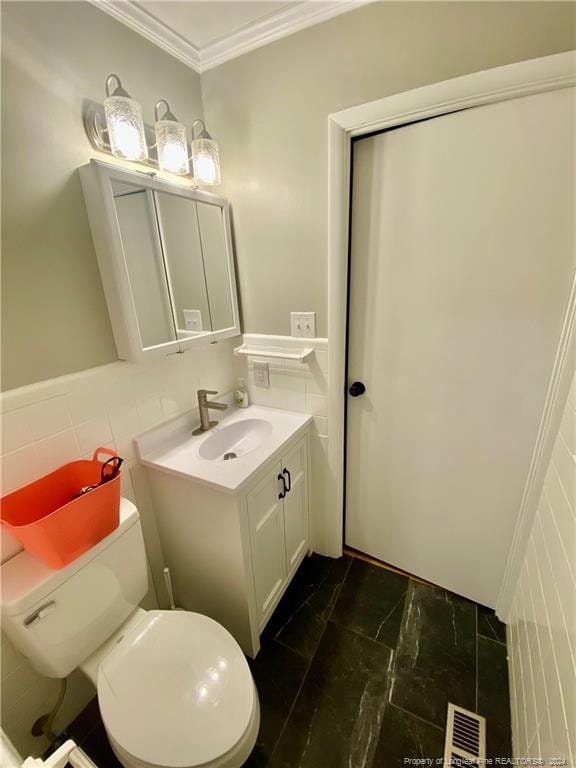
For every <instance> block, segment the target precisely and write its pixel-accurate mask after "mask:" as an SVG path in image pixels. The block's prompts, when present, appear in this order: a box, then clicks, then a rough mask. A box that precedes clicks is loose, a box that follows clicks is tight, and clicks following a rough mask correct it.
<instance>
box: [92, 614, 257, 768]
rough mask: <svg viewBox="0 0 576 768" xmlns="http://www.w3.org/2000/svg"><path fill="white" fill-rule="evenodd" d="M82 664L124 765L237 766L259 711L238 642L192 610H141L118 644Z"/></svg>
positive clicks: (142, 767) (253, 737)
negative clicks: (93, 685)
mask: <svg viewBox="0 0 576 768" xmlns="http://www.w3.org/2000/svg"><path fill="white" fill-rule="evenodd" d="M109 646H110V644H109V643H108V644H107V648H106V649H105V650H104V651H103V652H97V653H96V654H95V655H94V656H95V657H96V658H95V657H91V659H90V660H89V661H88V663H87V664H86V665H82V669H83V670H84V671H85V672H86V673H87V674H88V675H89V677H91V679H92V680H93V682H94V683H95V685H96V687H97V690H98V704H99V707H100V714H101V716H102V721H103V723H104V727H105V729H106V733H107V734H108V739H109V741H110V745H111V747H112V749H113V750H114V753H115V754H116V756H117V758H118V760H119V761H120V762H121V763H122V765H124V766H125V768H148V766H154V767H155V768H192V767H193V766H206V768H208V767H209V768H236V767H238V768H239V766H241V765H242V764H243V763H244V762H245V761H246V759H247V758H248V756H249V755H250V752H251V751H252V748H253V747H254V744H255V742H256V737H257V734H258V727H259V723H260V711H259V705H258V695H257V693H256V689H255V686H254V682H253V680H252V675H251V673H250V669H249V667H248V664H247V663H246V659H245V658H244V654H243V653H242V651H241V649H240V646H239V645H238V643H237V642H236V641H235V640H234V638H233V637H232V635H231V634H230V633H229V632H228V631H227V630H226V629H224V627H222V626H221V625H220V624H218V623H217V622H216V621H213V620H212V619H210V618H208V617H207V616H203V615H201V614H198V613H190V612H187V611H149V612H145V611H140V612H139V614H138V616H137V617H136V620H132V621H131V622H130V625H129V626H128V627H127V628H126V629H124V630H121V632H120V638H119V639H117V640H116V641H115V645H114V648H113V649H112V650H110V648H109Z"/></svg>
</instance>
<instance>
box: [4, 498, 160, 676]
mask: <svg viewBox="0 0 576 768" xmlns="http://www.w3.org/2000/svg"><path fill="white" fill-rule="evenodd" d="M1 576H2V626H3V629H4V631H5V632H6V634H7V635H8V637H9V638H10V640H12V642H13V643H14V645H15V646H16V648H18V650H19V651H20V652H21V653H23V654H24V656H26V657H27V658H28V659H29V661H30V663H31V664H32V666H33V667H34V668H35V669H36V670H37V671H38V672H40V674H42V675H46V676H47V677H66V675H69V674H70V672H72V670H73V669H75V668H76V667H78V666H80V664H82V662H83V661H85V660H86V659H87V658H88V657H89V656H90V655H91V654H92V653H93V652H94V651H95V650H96V649H97V648H98V647H99V646H100V645H102V643H103V642H104V641H105V640H107V639H108V637H110V635H112V634H113V632H114V631H115V630H116V629H118V627H120V626H121V624H122V623H123V622H124V621H125V620H126V618H127V617H128V616H129V615H130V614H131V613H132V612H133V611H134V610H135V609H136V608H137V606H138V604H139V603H140V601H141V600H142V599H143V598H144V596H145V595H146V592H147V591H148V570H147V562H146V555H145V550H144V539H143V536H142V527H141V525H140V517H139V514H138V510H137V509H136V507H135V506H134V504H132V503H131V502H130V501H128V500H127V499H122V501H121V504H120V524H119V526H118V528H116V530H115V531H113V532H112V533H111V534H110V535H109V536H107V537H106V538H105V539H103V540H102V541H100V542H99V543H98V544H97V545H96V546H95V547H92V549H90V550H88V552H85V553H84V554H83V555H82V556H81V557H79V558H78V559H77V560H74V561H73V562H72V563H70V564H69V565H67V566H66V567H65V568H61V569H59V570H52V569H51V568H48V566H46V565H44V564H43V563H41V562H40V561H39V560H36V559H35V558H34V557H32V555H29V554H28V553H27V552H21V553H20V554H18V555H16V557H13V558H12V559H11V560H8V562H6V563H4V565H2V571H1Z"/></svg>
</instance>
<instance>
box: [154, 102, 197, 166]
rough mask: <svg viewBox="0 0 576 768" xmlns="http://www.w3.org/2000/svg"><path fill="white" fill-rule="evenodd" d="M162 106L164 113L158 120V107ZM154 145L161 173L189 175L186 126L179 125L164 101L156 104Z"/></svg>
mask: <svg viewBox="0 0 576 768" xmlns="http://www.w3.org/2000/svg"><path fill="white" fill-rule="evenodd" d="M161 104H164V105H165V106H166V112H165V113H164V115H163V116H162V118H161V119H158V107H159V106H160V105H161ZM155 114H156V123H155V125H154V128H155V131H156V145H157V148H158V163H159V165H160V168H161V169H162V170H163V171H169V172H170V173H177V174H179V175H181V176H185V175H186V174H188V173H190V162H189V160H188V142H187V140H186V126H185V125H183V124H182V123H180V122H179V121H178V120H177V119H176V118H175V117H174V115H173V114H172V112H171V111H170V107H169V105H168V102H167V101H165V100H164V99H160V101H159V102H158V103H157V104H156V109H155Z"/></svg>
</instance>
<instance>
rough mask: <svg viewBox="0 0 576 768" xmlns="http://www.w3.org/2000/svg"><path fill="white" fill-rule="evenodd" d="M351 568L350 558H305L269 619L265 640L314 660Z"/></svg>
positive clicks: (319, 556) (317, 556) (318, 556)
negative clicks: (267, 638)
mask: <svg viewBox="0 0 576 768" xmlns="http://www.w3.org/2000/svg"><path fill="white" fill-rule="evenodd" d="M349 566H350V558H349V557H347V556H344V557H341V558H338V559H334V558H331V557H322V556H321V555H312V556H311V557H308V558H306V559H305V560H304V561H303V563H302V565H301V566H300V568H299V569H298V572H297V573H296V575H295V576H294V579H293V580H292V583H291V584H290V586H289V587H288V589H287V590H286V594H285V595H284V597H283V598H282V600H281V601H280V603H279V605H278V607H277V608H276V610H275V611H274V614H273V615H272V617H271V618H270V621H269V622H268V625H267V627H266V629H265V631H264V637H273V638H275V639H276V640H278V641H279V642H281V643H282V644H283V645H285V646H286V647H287V648H290V649H291V650H294V651H296V652H297V653H299V654H301V655H302V656H304V657H305V658H307V659H311V658H312V656H313V655H314V652H315V651H316V648H317V647H318V643H319V642H320V637H321V636H322V632H323V631H324V627H325V623H326V620H327V619H328V616H329V615H330V613H331V611H332V609H333V607H334V604H335V602H336V599H337V597H338V593H339V591H340V588H341V586H342V582H343V581H344V578H345V576H346V573H347V571H348V568H349Z"/></svg>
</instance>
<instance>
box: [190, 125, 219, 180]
mask: <svg viewBox="0 0 576 768" xmlns="http://www.w3.org/2000/svg"><path fill="white" fill-rule="evenodd" d="M192 165H193V168H194V179H195V180H196V181H197V182H198V183H200V184H206V185H210V186H213V185H215V184H220V181H221V177H220V157H219V155H218V144H216V142H215V141H213V140H212V139H208V138H202V137H200V138H199V139H194V141H193V142H192Z"/></svg>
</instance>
